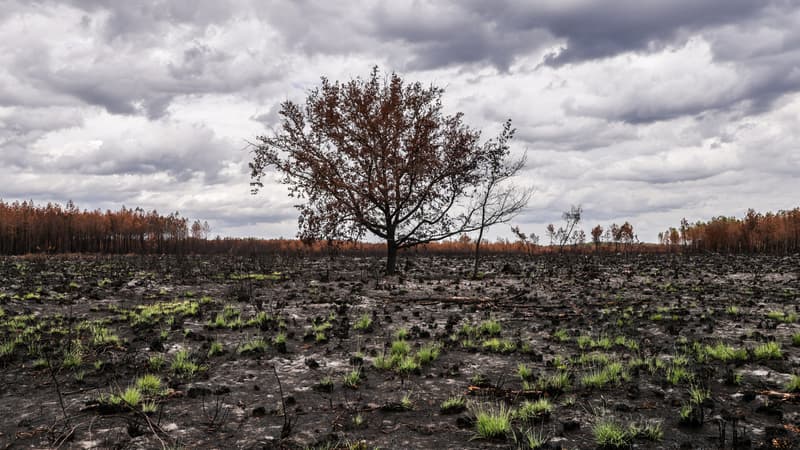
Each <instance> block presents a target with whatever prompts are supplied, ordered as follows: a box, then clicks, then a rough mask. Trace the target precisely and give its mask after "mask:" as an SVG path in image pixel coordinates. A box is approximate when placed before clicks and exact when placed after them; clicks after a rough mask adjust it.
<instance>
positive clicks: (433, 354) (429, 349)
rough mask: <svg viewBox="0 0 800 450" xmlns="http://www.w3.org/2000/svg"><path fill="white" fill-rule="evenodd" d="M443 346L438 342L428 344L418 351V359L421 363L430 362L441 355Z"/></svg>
mask: <svg viewBox="0 0 800 450" xmlns="http://www.w3.org/2000/svg"><path fill="white" fill-rule="evenodd" d="M440 352H441V348H440V347H439V346H438V345H436V344H428V345H425V346H423V347H420V349H419V350H418V351H417V361H419V363H420V364H429V363H431V362H433V361H434V360H435V359H436V358H438V357H439V354H440Z"/></svg>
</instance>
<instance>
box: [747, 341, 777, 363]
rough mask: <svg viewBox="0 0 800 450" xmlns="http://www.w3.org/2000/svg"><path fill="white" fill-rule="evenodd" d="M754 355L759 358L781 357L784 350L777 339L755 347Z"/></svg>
mask: <svg viewBox="0 0 800 450" xmlns="http://www.w3.org/2000/svg"><path fill="white" fill-rule="evenodd" d="M753 355H754V356H755V357H756V358H757V359H781V358H782V357H783V352H782V351H781V345H780V344H779V343H777V342H775V341H770V342H765V343H763V344H761V345H759V346H757V347H756V348H754V349H753Z"/></svg>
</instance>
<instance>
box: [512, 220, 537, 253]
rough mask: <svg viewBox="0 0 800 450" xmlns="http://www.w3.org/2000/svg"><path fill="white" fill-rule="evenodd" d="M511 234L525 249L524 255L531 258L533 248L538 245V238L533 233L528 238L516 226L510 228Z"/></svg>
mask: <svg viewBox="0 0 800 450" xmlns="http://www.w3.org/2000/svg"><path fill="white" fill-rule="evenodd" d="M511 232H512V233H514V235H515V236H516V237H517V239H519V242H520V243H521V244H522V247H523V248H524V249H525V254H526V255H528V256H531V255H532V254H533V249H534V247H536V246H537V245H539V236H537V235H536V234H535V233H531V234H530V236H529V235H527V234H525V233H523V232H522V230H520V229H519V227H518V226H516V227H511Z"/></svg>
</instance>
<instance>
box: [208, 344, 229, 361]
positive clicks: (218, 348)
mask: <svg viewBox="0 0 800 450" xmlns="http://www.w3.org/2000/svg"><path fill="white" fill-rule="evenodd" d="M223 353H225V347H223V345H222V342H218V341H214V342H212V343H211V345H210V346H209V347H208V357H209V358H212V357H214V356H217V355H221V354H223Z"/></svg>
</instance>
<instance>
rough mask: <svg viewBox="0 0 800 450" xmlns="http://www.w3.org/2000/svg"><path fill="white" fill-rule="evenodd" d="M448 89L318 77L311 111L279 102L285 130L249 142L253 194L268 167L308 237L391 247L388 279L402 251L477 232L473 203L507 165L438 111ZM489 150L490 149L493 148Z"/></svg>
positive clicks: (459, 117) (458, 118)
mask: <svg viewBox="0 0 800 450" xmlns="http://www.w3.org/2000/svg"><path fill="white" fill-rule="evenodd" d="M443 92H444V91H443V90H442V89H441V88H439V87H436V86H423V85H422V84H421V83H419V82H414V83H405V82H404V81H403V79H402V78H401V77H400V76H398V75H397V74H395V73H392V74H391V75H389V76H383V75H381V73H380V71H379V70H378V69H377V68H374V69H373V70H372V72H371V74H370V76H369V77H368V78H366V79H362V78H356V79H353V80H350V81H348V82H346V83H339V82H331V81H329V80H328V79H326V78H322V84H321V86H319V87H317V88H315V89H313V90H312V91H310V93H309V94H308V97H307V98H306V102H305V105H300V104H297V103H294V102H292V101H285V102H283V103H282V104H281V108H280V116H281V118H282V120H281V126H280V128H279V129H278V130H276V131H274V132H273V133H272V135H270V136H259V137H257V138H256V142H254V143H253V147H252V153H253V161H252V162H251V163H250V168H251V176H252V182H251V184H252V186H253V187H254V192H257V190H258V189H259V188H260V187H263V184H262V179H263V176H264V174H265V173H266V170H267V169H268V168H273V169H275V170H277V172H278V173H279V174H280V175H281V176H282V177H281V182H282V183H284V184H286V185H288V186H289V189H290V195H292V196H294V197H297V198H300V199H301V200H302V202H301V203H300V204H299V205H297V208H298V209H299V210H300V218H299V225H300V232H299V236H300V237H301V238H304V239H318V238H326V239H360V238H362V237H363V236H364V235H365V234H366V233H371V234H373V235H375V236H377V237H379V238H380V239H384V240H386V249H387V261H386V272H387V273H388V274H392V273H394V271H395V265H396V261H397V252H398V250H399V249H402V248H407V247H412V246H415V245H419V244H424V243H428V242H432V241H437V240H441V239H445V238H448V237H451V236H454V235H456V234H459V233H463V232H470V231H475V230H477V229H479V228H480V223H479V222H480V221H478V220H476V216H477V214H476V211H475V209H474V208H470V207H469V201H468V200H469V199H468V197H469V196H470V195H472V194H474V193H475V191H476V189H477V186H480V185H481V183H482V182H483V181H484V180H483V178H482V177H483V176H484V174H485V173H486V171H485V170H483V169H485V168H486V167H487V166H488V165H491V164H498V161H495V160H493V158H494V159H496V158H499V157H504V156H505V153H504V152H497V151H493V150H494V149H496V146H494V145H491V144H490V143H487V144H484V145H480V144H479V139H480V132H479V131H477V130H475V129H473V128H471V127H469V126H467V125H466V124H464V123H463V114H461V113H456V114H454V115H447V114H445V113H444V112H443V110H442V101H441V100H442V94H443ZM490 142H491V141H490Z"/></svg>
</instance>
